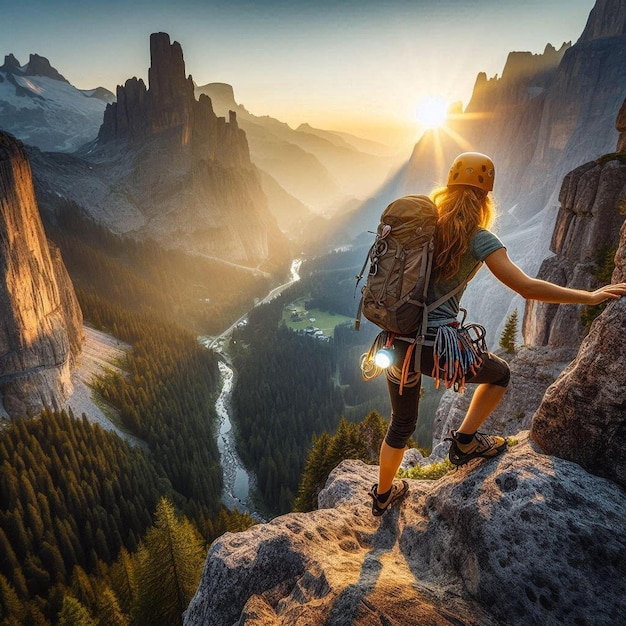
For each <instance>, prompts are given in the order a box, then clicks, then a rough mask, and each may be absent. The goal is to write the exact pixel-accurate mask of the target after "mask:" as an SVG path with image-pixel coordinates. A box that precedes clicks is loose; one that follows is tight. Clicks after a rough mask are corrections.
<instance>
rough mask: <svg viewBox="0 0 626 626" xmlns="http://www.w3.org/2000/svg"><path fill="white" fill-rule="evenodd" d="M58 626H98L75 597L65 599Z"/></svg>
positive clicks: (68, 596)
mask: <svg viewBox="0 0 626 626" xmlns="http://www.w3.org/2000/svg"><path fill="white" fill-rule="evenodd" d="M57 624H58V626H97V625H96V622H95V621H94V620H93V618H92V617H91V615H90V614H89V611H88V610H87V609H86V608H85V607H84V606H83V605H82V604H81V603H80V601H79V600H77V599H76V598H74V597H73V596H70V595H66V596H65V597H64V598H63V607H62V608H61V611H60V613H59V621H58V622H57Z"/></svg>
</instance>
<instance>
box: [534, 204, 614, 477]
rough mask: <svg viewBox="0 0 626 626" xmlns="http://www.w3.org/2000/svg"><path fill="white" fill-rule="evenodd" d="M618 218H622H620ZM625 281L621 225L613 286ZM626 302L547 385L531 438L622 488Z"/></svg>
mask: <svg viewBox="0 0 626 626" xmlns="http://www.w3.org/2000/svg"><path fill="white" fill-rule="evenodd" d="M622 218H623V216H622ZM624 281H626V223H625V224H624V226H622V229H621V233H620V244H619V248H618V250H617V254H616V255H615V271H614V272H613V282H614V283H615V282H624ZM624 371H626V298H622V299H620V300H619V301H617V302H613V303H611V304H609V305H608V307H607V308H606V310H605V311H604V312H603V313H602V315H600V317H598V318H597V319H596V320H595V321H594V323H593V324H592V326H591V331H590V332H589V335H588V336H587V337H586V338H585V340H584V341H583V343H582V345H581V346H580V350H579V352H578V355H577V357H576V358H575V359H574V360H573V361H572V363H571V364H570V365H569V366H568V367H567V369H566V370H565V371H564V372H563V373H562V374H561V376H559V378H558V379H557V380H556V381H555V382H554V384H553V385H551V386H550V388H549V389H548V391H547V392H546V395H545V397H544V399H543V402H542V403H541V406H540V407H539V409H538V410H537V412H536V413H535V415H534V417H533V421H532V428H531V437H532V439H533V441H535V442H536V443H537V444H538V445H539V446H541V448H542V449H543V450H544V451H545V452H546V453H547V454H553V455H555V456H559V457H561V458H563V459H568V460H571V461H574V462H576V463H579V464H580V465H582V466H583V467H584V468H585V469H587V470H588V471H590V472H593V473H594V474H598V475H600V476H606V477H609V478H612V479H613V480H615V481H616V482H618V483H619V484H621V485H622V486H626V459H625V458H624V454H623V451H624V446H626V420H625V416H626V385H624Z"/></svg>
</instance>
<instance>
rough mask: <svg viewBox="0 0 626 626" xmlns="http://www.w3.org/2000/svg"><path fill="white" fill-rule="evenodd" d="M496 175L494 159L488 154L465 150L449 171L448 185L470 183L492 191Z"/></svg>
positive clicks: (472, 185)
mask: <svg viewBox="0 0 626 626" xmlns="http://www.w3.org/2000/svg"><path fill="white" fill-rule="evenodd" d="M495 176H496V170H495V167H494V165H493V161H492V160H491V159H490V158H489V157H488V156H487V155H486V154H481V153H480V152H463V154H459V156H458V157H457V158H456V159H454V163H452V167H451V168H450V172H449V173H448V187H451V186H452V185H470V186H471V187H478V188H479V189H483V190H484V191H491V190H492V189H493V181H494V179H495Z"/></svg>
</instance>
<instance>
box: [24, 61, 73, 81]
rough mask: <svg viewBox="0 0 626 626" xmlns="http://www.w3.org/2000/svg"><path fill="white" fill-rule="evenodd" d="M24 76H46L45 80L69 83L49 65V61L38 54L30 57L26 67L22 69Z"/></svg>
mask: <svg viewBox="0 0 626 626" xmlns="http://www.w3.org/2000/svg"><path fill="white" fill-rule="evenodd" d="M24 76H46V77H47V78H52V80H59V81H61V82H64V83H68V82H69V81H68V80H67V79H66V78H65V77H64V76H62V75H61V74H59V72H58V71H57V70H56V69H55V68H54V67H52V65H50V61H48V59H46V57H42V56H39V55H38V54H31V55H30V58H29V60H28V65H27V66H26V67H25V68H24Z"/></svg>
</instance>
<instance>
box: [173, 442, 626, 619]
mask: <svg viewBox="0 0 626 626" xmlns="http://www.w3.org/2000/svg"><path fill="white" fill-rule="evenodd" d="M519 441H520V443H519V444H518V445H516V446H514V447H512V448H511V449H510V450H509V451H507V452H506V453H504V454H503V455H502V456H501V457H500V458H498V459H497V460H490V461H483V460H477V461H474V462H473V463H472V464H471V465H470V466H468V467H465V468H462V469H460V470H459V471H458V472H451V473H449V474H447V475H446V476H444V477H443V478H441V479H440V480H438V481H417V480H410V481H409V484H410V489H411V490H410V493H409V495H408V496H407V497H406V499H405V500H404V501H403V502H402V503H401V504H400V505H399V506H396V507H394V508H393V509H392V510H390V511H389V512H388V513H387V514H386V515H385V516H383V517H382V518H374V517H373V516H372V515H371V513H370V504H369V498H368V497H367V490H368V489H369V487H370V485H371V484H372V482H374V481H375V479H376V470H377V468H376V467H374V466H366V465H364V464H363V463H361V462H358V461H344V462H343V463H342V464H341V465H339V466H338V467H337V468H336V469H335V470H334V471H333V473H332V474H331V476H330V477H329V479H328V482H327V485H326V488H325V489H324V490H323V491H322V492H321V493H320V496H319V506H320V509H319V510H318V511H314V512H312V513H306V514H302V513H299V514H295V513H294V514H289V515H285V516H282V517H279V518H276V519H275V520H273V521H272V522H269V523H267V524H261V525H258V526H255V527H253V528H251V529H249V530H247V531H245V532H243V533H239V534H229V533H227V534H226V535H224V536H222V537H221V538H220V539H218V540H217V541H216V542H215V543H214V544H213V545H212V547H211V549H210V551H209V554H208V557H207V562H206V565H205V568H204V572H203V575H202V579H201V582H200V585H199V588H198V591H197V593H196V595H195V597H194V598H193V600H192V601H191V603H190V605H189V608H188V610H187V612H186V614H185V616H184V625H185V626H201V625H202V626H208V625H214V626H217V625H219V626H230V625H235V624H237V625H240V626H243V625H244V624H245V625H247V626H251V625H254V626H257V625H258V626H260V625H261V624H263V625H264V626H267V625H276V626H278V625H281V626H282V625H284V626H287V625H289V626H292V625H294V624H302V625H304V624H311V625H312V624H327V625H328V626H343V625H346V626H348V625H357V626H365V625H374V624H401V625H409V624H433V625H439V624H441V625H443V624H446V625H450V624H468V625H469V624H476V625H479V624H480V625H482V626H490V625H495V624H511V625H516V626H517V625H520V624H542V625H547V626H549V625H552V624H555V625H556V624H576V623H579V624H618V623H623V621H624V619H626V597H625V595H624V584H625V573H624V572H625V571H626V527H625V526H624V524H623V520H624V519H625V516H626V494H625V493H624V490H622V489H621V488H620V487H618V486H616V485H615V484H614V483H612V482H611V481H609V480H606V479H603V478H599V477H596V476H593V475H591V474H588V473H587V472H585V470H583V469H582V468H581V467H580V466H578V465H576V464H574V463H570V462H567V461H563V460H561V459H556V458H554V457H550V456H546V455H543V454H540V453H539V452H538V451H537V450H536V449H535V447H534V446H533V444H532V443H531V442H529V440H528V438H527V435H526V434H525V433H521V434H520V435H519Z"/></svg>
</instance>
